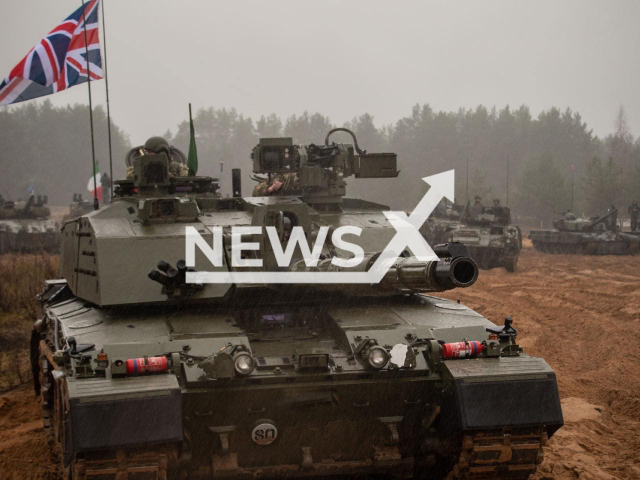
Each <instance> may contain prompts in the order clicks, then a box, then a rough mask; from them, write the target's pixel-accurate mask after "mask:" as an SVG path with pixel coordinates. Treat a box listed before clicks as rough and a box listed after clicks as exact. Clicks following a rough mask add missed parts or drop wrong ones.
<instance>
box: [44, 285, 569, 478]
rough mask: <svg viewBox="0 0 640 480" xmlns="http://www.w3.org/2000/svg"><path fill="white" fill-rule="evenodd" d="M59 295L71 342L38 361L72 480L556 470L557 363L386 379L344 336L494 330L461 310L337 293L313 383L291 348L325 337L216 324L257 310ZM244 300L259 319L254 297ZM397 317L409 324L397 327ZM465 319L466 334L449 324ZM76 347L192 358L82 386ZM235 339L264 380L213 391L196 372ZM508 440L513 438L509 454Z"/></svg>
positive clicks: (55, 310) (420, 367)
mask: <svg viewBox="0 0 640 480" xmlns="http://www.w3.org/2000/svg"><path fill="white" fill-rule="evenodd" d="M55 288H59V290H60V292H61V293H59V294H56V295H58V298H57V299H56V300H54V301H53V302H52V304H50V305H48V304H47V303H46V302H47V300H46V297H47V294H45V316H46V318H47V319H46V320H44V319H43V322H42V323H43V325H48V326H49V327H54V326H55V324H56V323H57V325H58V331H59V334H60V336H59V338H58V339H57V340H56V338H55V332H53V331H51V330H50V329H48V328H47V329H45V330H44V331H43V333H41V334H40V338H41V340H40V342H39V344H37V345H36V351H35V352H34V353H35V355H34V356H35V357H36V358H38V361H37V362H38V367H39V378H40V381H41V396H42V400H43V406H44V411H45V426H46V427H47V428H46V430H47V431H49V432H50V433H51V435H52V436H53V437H54V439H55V440H57V441H58V442H59V443H60V444H61V446H62V448H63V451H64V461H65V465H66V468H67V469H68V470H69V471H72V473H73V475H74V476H73V477H72V478H77V479H91V478H113V479H116V478H118V477H117V476H116V475H117V473H118V472H122V471H127V472H128V473H130V474H133V473H135V472H137V473H138V474H139V475H140V476H139V477H136V478H177V477H179V475H184V474H186V475H188V477H189V478H212V477H213V478H258V477H260V478H283V477H297V478H308V477H318V476H334V475H341V476H354V475H366V474H376V475H377V474H384V475H390V476H392V477H396V478H410V477H420V478H422V477H424V476H427V477H429V478H444V477H445V476H446V475H447V474H449V473H451V474H452V475H454V473H455V472H457V473H455V475H458V476H459V477H460V478H467V477H469V478H474V475H476V474H480V473H481V472H484V473H483V474H486V472H493V473H492V475H494V476H493V477H492V478H502V475H504V478H522V479H524V478H528V477H529V475H530V474H531V473H532V472H534V471H535V469H536V467H537V465H538V464H539V463H540V462H541V461H542V446H543V445H544V443H545V442H546V439H547V438H548V437H549V436H551V435H552V434H553V433H554V432H555V431H556V429H557V428H559V427H560V426H561V425H562V412H561V410H560V401H559V395H558V390H557V384H556V378H555V374H554V373H553V371H552V370H551V369H550V368H549V366H548V365H547V364H546V363H545V362H544V360H542V359H539V358H535V357H528V356H526V355H521V356H517V357H511V358H485V359H475V360H453V361H443V362H439V363H438V364H432V365H430V364H429V363H428V362H427V361H426V360H425V356H423V355H422V354H421V355H420V356H419V357H418V358H417V364H416V367H415V368H412V369H396V370H393V369H384V370H380V371H372V370H370V369H366V368H363V367H362V366H361V365H360V364H355V363H353V361H352V360H350V357H349V355H348V354H347V353H346V351H345V345H344V344H343V341H342V339H343V336H344V335H346V338H348V339H351V340H349V342H352V341H357V340H353V339H357V338H360V335H363V334H365V332H367V329H375V330H378V329H383V330H387V333H386V335H387V337H385V338H386V340H384V342H388V343H394V342H395V341H401V339H403V338H405V337H407V335H408V334H409V333H411V332H414V334H415V333H416V332H420V331H423V330H424V329H425V328H427V329H428V330H429V331H430V332H432V334H433V335H434V336H435V337H436V338H439V339H442V340H446V341H451V340H458V339H459V338H462V337H463V336H472V337H473V338H476V337H477V336H478V335H481V332H483V331H484V329H485V328H487V327H489V326H493V327H495V326H494V325H493V324H491V323H490V322H488V321H487V320H486V319H484V318H483V317H481V316H480V315H478V314H475V313H473V312H471V311H470V310H468V309H467V308H466V307H464V306H462V305H460V304H455V303H452V302H448V301H447V300H442V299H437V298H434V297H422V296H417V297H414V298H411V297H408V298H404V297H402V298H400V299H393V300H384V301H380V300H371V299H367V300H366V301H360V302H358V301H354V300H351V301H348V302H345V301H344V300H345V299H344V297H343V301H342V303H340V302H336V301H337V300H338V298H340V297H339V296H333V299H334V300H336V301H332V302H331V304H340V307H339V308H338V307H336V308H334V309H330V310H329V311H326V309H325V307H322V306H321V305H316V307H314V306H313V305H310V304H309V303H308V302H302V301H300V302H299V303H300V305H302V304H304V305H305V307H304V308H305V309H306V310H307V312H308V309H314V308H315V309H317V315H321V314H322V312H323V310H324V311H325V313H326V314H327V315H328V317H327V321H329V322H331V328H329V329H328V330H327V332H329V333H321V334H319V335H318V336H317V337H315V338H314V339H313V340H311V342H312V343H313V344H314V345H322V346H323V347H324V348H325V349H326V350H327V351H331V352H333V353H332V358H333V359H334V362H335V365H334V366H333V367H331V368H328V369H323V370H317V369H311V370H308V371H306V370H303V369H300V368H299V367H297V366H296V365H295V364H294V363H293V362H291V361H290V358H291V357H290V356H287V355H286V352H289V351H294V350H295V346H296V345H299V344H300V343H303V344H304V343H305V342H309V341H310V340H304V339H303V338H301V337H300V338H299V337H296V338H294V339H291V338H287V337H286V336H284V337H281V338H279V340H278V341H277V342H275V343H269V342H267V343H265V342H256V343H251V338H252V337H251V335H250V336H248V337H243V336H242V335H243V332H242V331H239V330H237V329H236V328H234V327H235V324H234V323H233V322H224V320H222V321H220V322H219V323H217V324H216V319H224V318H228V316H229V315H233V318H234V319H236V321H240V318H241V317H242V309H240V310H237V309H235V310H229V309H228V308H227V307H224V306H221V307H219V308H213V309H211V308H209V309H208V310H207V312H206V313H198V312H197V310H196V311H191V312H187V311H184V310H176V311H174V312H170V311H167V310H166V308H165V309H164V310H163V311H164V312H165V316H161V315H157V313H154V312H150V311H149V310H143V311H139V312H137V313H134V314H132V313H125V312H119V311H117V310H112V311H109V310H102V309H97V308H92V307H89V306H87V305H86V304H85V303H84V302H81V301H79V300H77V299H74V298H73V297H67V298H60V295H64V290H65V288H64V285H63V284H62V283H61V284H59V285H58V286H57V287H55ZM324 300H327V298H325V299H324ZM389 302H391V305H390V304H389ZM241 303H242V304H244V305H245V308H246V305H247V301H246V300H245V301H243V302H241ZM254 303H255V304H256V305H258V304H260V303H261V301H259V299H254ZM291 303H295V301H290V302H287V304H288V305H290V304H291ZM372 303H375V304H376V305H375V306H374V307H375V310H376V311H377V313H376V314H372V310H370V308H371V307H372V306H373V305H372ZM129 310H132V309H129ZM133 310H134V309H133ZM387 310H388V313H391V312H394V315H395V319H394V320H393V324H389V320H388V315H387ZM431 310H433V311H437V312H439V318H438V319H435V317H434V316H433V315H429V314H428V313H427V314H424V312H425V311H431ZM254 311H255V310H253V309H251V312H254ZM338 319H344V320H343V321H341V322H338V321H337V320H338ZM52 320H54V321H53V322H52ZM134 320H135V321H134ZM212 320H213V321H212ZM398 322H400V323H398ZM168 323H169V324H170V326H169V328H168V327H167V324H168ZM456 323H457V324H459V326H458V327H457V328H455V329H453V331H452V329H451V328H449V327H448V326H449V325H452V324H456ZM126 325H135V327H134V328H131V327H129V328H128V330H129V332H128V336H127V338H126V339H122V338H120V337H121V335H119V334H118V332H121V331H122V328H123V327H124V328H127V327H126ZM392 325H395V326H392ZM205 326H206V327H205ZM354 329H355V330H354ZM369 334H370V335H372V334H374V333H373V330H370V331H369ZM69 335H74V336H75V338H76V339H77V342H78V343H79V344H80V343H81V345H79V346H78V348H80V349H84V348H86V347H87V346H92V347H93V348H91V349H87V350H85V351H86V352H89V353H88V355H90V356H91V357H92V358H96V355H97V352H105V353H107V354H108V355H109V358H111V359H119V358H126V357H132V356H139V355H144V356H149V357H151V356H154V355H157V354H159V353H160V352H166V351H170V350H176V348H177V350H179V351H182V352H184V353H186V357H185V356H183V360H185V361H184V362H183V363H182V364H181V365H179V366H178V367H177V368H171V369H169V370H168V371H166V372H163V373H160V374H156V375H138V376H129V375H127V376H124V375H121V376H118V377H116V376H113V377H112V378H107V377H106V376H104V377H103V376H100V375H96V373H95V372H94V373H93V374H91V375H89V370H84V371H83V370H82V369H78V368H76V370H75V373H74V375H72V376H71V375H70V376H67V373H68V367H65V365H64V362H61V361H60V353H59V352H58V353H56V351H55V348H52V345H53V344H55V342H56V341H57V342H59V343H62V342H63V338H68V337H69ZM239 335H240V336H239ZM376 335H377V336H378V338H382V337H380V336H379V335H381V334H379V333H378V334H376ZM420 336H422V334H420ZM458 337H459V338H458ZM234 338H236V339H237V338H240V339H243V341H246V342H249V344H250V345H251V348H252V351H253V354H254V355H256V356H257V358H258V367H257V369H256V371H255V373H254V374H252V375H250V376H249V377H246V378H238V377H236V378H233V379H229V380H222V381H220V380H211V379H210V378H209V377H206V376H203V374H202V373H203V372H202V370H201V368H200V367H199V366H198V361H199V360H196V361H195V362H194V361H189V358H192V359H193V358H195V359H199V358H201V357H202V355H204V354H205V352H207V351H212V350H218V349H219V345H220V344H222V345H224V344H225V343H226V342H228V341H234V340H233V339H234ZM394 338H395V340H394ZM131 342H133V343H131ZM112 361H113V364H114V365H115V364H117V362H118V360H112ZM94 362H95V360H92V361H91V362H89V364H93V363H94ZM337 365H340V368H336V366H337ZM497 380H500V381H497ZM541 405H543V406H544V408H541ZM505 435H509V436H510V438H511V439H512V442H511V444H510V445H508V446H505V443H504V438H505ZM263 440H264V441H263ZM270 440H272V441H270ZM505 449H508V450H509V455H506V454H505V451H506V450H505ZM455 475H454V477H453V478H457V477H456V476H455Z"/></svg>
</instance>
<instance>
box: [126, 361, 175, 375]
mask: <svg viewBox="0 0 640 480" xmlns="http://www.w3.org/2000/svg"><path fill="white" fill-rule="evenodd" d="M167 368H168V365H167V357H143V358H130V359H129V360H127V375H142V374H144V373H161V372H166V371H167Z"/></svg>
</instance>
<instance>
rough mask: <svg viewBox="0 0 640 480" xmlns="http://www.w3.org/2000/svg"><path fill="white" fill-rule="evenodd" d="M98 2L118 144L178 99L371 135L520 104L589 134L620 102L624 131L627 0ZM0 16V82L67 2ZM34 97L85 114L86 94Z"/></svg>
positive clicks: (173, 119) (630, 37)
mask: <svg viewBox="0 0 640 480" xmlns="http://www.w3.org/2000/svg"><path fill="white" fill-rule="evenodd" d="M104 1H105V15H106V21H107V25H106V28H107V47H108V54H109V57H108V68H109V82H110V90H111V91H110V96H111V113H112V116H113V118H114V120H115V122H116V123H117V124H118V125H119V126H121V127H123V128H124V129H125V130H126V131H127V132H128V133H129V134H130V135H131V140H132V142H134V143H142V142H143V141H144V140H145V139H146V137H148V136H150V135H154V134H161V133H163V132H164V131H166V129H167V128H171V129H172V130H173V131H175V127H176V125H177V124H178V123H179V122H180V121H182V120H184V119H185V118H186V116H187V104H188V102H192V103H193V105H194V108H198V107H203V106H215V107H227V108H230V107H235V108H236V109H237V110H238V111H239V112H240V113H243V114H245V115H248V116H251V117H253V118H254V119H255V118H257V117H259V116H260V115H261V114H269V113H271V112H275V113H277V114H278V115H280V116H282V117H286V116H289V115H291V114H293V113H301V112H303V111H304V110H308V111H310V112H315V111H318V112H321V113H323V114H325V115H328V116H329V117H330V118H331V120H332V121H333V122H334V123H337V124H341V123H342V122H344V121H346V120H349V119H351V118H352V117H353V116H355V115H359V114H362V113H364V112H369V113H371V114H373V115H374V117H375V119H376V123H377V124H378V125H380V124H386V123H392V122H395V121H396V120H398V119H399V118H400V117H402V116H405V115H408V114H409V113H410V111H411V106H412V105H414V104H415V103H429V104H431V105H432V107H433V108H434V109H436V110H456V109H458V108H459V107H475V106H477V105H478V104H484V105H488V106H493V105H495V106H496V107H498V108H502V107H503V106H504V105H507V104H508V105H511V106H512V107H517V106H519V105H521V104H523V103H524V104H526V105H528V106H529V107H530V108H531V109H532V113H533V114H534V115H537V114H538V113H539V112H540V110H542V109H547V108H549V107H551V106H558V107H561V108H566V107H571V108H572V109H573V110H576V111H578V112H580V113H581V115H582V117H583V119H584V120H585V121H586V122H587V123H588V124H589V126H591V127H592V128H593V129H594V132H595V133H596V134H597V135H600V136H603V135H606V134H607V133H609V132H610V131H611V130H612V128H613V121H614V117H615V114H616V111H617V109H618V107H619V105H620V104H621V103H622V104H624V106H625V108H626V110H627V114H628V117H629V120H630V127H631V132H632V133H633V134H634V135H636V136H637V135H638V134H640V102H639V99H640V95H639V93H638V92H639V90H640V62H639V61H638V55H639V54H638V52H639V51H640V49H639V47H640V41H639V40H640V29H639V28H638V21H639V20H640V2H639V1H637V0H628V1H615V0H614V1H611V0H609V1H600V0H589V1H585V0H572V1H557V0H553V1H545V0H534V1H511V0H504V1H465V2H462V1H425V0H417V1H398V0H396V1H378V0H343V1H337V0H325V1H322V0H261V1H248V0H226V1H224V2H223V1H213V0H179V1H178V0H104ZM0 5H2V7H3V8H2V12H3V15H2V17H1V18H0V31H2V41H1V42H0V70H1V71H0V75H6V74H8V73H9V71H10V70H11V68H12V67H13V66H14V65H15V64H16V63H17V62H18V61H19V60H20V59H21V58H22V57H23V56H24V55H25V54H26V53H27V52H28V51H29V49H30V48H31V47H33V46H34V45H35V44H36V42H38V41H39V39H40V38H41V37H43V36H44V35H45V34H46V33H47V32H48V31H50V30H51V29H52V28H53V27H54V26H55V25H56V24H57V23H59V22H60V21H61V20H63V19H64V18H65V17H66V16H67V15H69V14H70V13H71V12H72V11H73V10H74V9H75V8H77V7H78V6H79V5H80V0H23V1H16V0H0ZM94 97H95V100H94V101H95V102H96V103H104V97H105V95H104V82H103V81H100V82H98V83H95V84H94ZM48 98H50V99H51V100H52V101H53V102H54V103H55V104H58V105H63V104H66V103H69V102H86V101H87V89H86V85H81V86H77V87H73V88H72V89H70V90H68V91H65V92H61V93H58V94H56V95H53V96H50V97H48ZM0 108H5V107H0ZM318 140H321V139H318Z"/></svg>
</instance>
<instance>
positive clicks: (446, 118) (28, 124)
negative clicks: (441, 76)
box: [0, 102, 640, 225]
mask: <svg viewBox="0 0 640 480" xmlns="http://www.w3.org/2000/svg"><path fill="white" fill-rule="evenodd" d="M87 117H88V115H87V107H86V106H83V105H74V106H69V107H61V108H57V107H53V106H51V104H50V103H48V102H44V103H42V104H40V105H35V104H27V105H25V106H23V107H18V108H13V109H10V110H8V109H5V110H2V111H0V144H1V145H3V151H2V153H0V166H1V167H2V171H3V172H7V173H8V174H6V175H5V176H4V177H5V178H4V179H3V180H2V182H1V184H0V188H3V189H7V190H8V191H9V192H12V195H17V192H18V191H19V190H20V189H21V188H23V187H26V184H27V183H28V182H30V181H31V179H36V181H37V182H40V183H41V185H39V186H38V188H41V189H42V190H43V191H45V190H47V189H48V190H49V192H50V198H51V199H52V200H55V202H56V203H63V204H64V203H67V201H68V197H70V195H71V193H72V192H74V191H80V190H82V189H84V188H85V186H86V181H87V178H88V176H87V174H86V165H87V159H88V158H90V155H91V152H90V145H89V142H88V140H87V139H88V138H89V132H88V128H89V126H88V122H87ZM94 120H95V121H96V132H97V133H96V144H97V156H98V158H99V159H100V166H101V169H102V170H103V171H104V170H105V167H106V165H107V163H106V160H107V158H108V153H107V150H106V147H107V143H106V117H105V114H104V110H102V109H101V108H100V107H96V109H95V113H94ZM194 124H195V130H196V139H197V145H198V156H199V165H200V171H199V174H202V175H211V176H214V177H219V178H220V179H221V185H222V191H223V193H229V192H230V191H231V185H230V184H231V169H232V168H241V169H242V170H243V186H244V194H245V195H250V192H251V190H252V188H253V186H254V184H255V183H254V182H253V181H252V180H251V179H250V173H251V166H252V164H251V161H250V159H249V154H250V152H251V149H252V148H253V146H255V145H256V144H257V142H258V139H259V138H260V137H276V136H290V137H293V140H294V142H295V143H302V144H304V143H316V144H318V143H322V142H323V141H324V138H325V135H326V133H327V132H328V131H329V130H330V129H331V128H334V127H336V126H346V127H347V128H350V129H351V130H353V131H354V133H355V134H356V136H357V138H358V143H359V144H360V146H361V148H364V149H366V150H368V151H370V152H382V151H392V152H395V153H397V154H398V164H399V169H400V170H401V172H400V175H399V178H398V179H376V180H365V179H358V180H357V179H348V184H349V195H352V196H354V195H358V196H361V197H363V198H366V199H369V200H373V201H378V202H380V203H385V204H388V205H390V206H392V207H393V208H396V209H404V210H410V209H411V208H413V207H414V206H415V205H416V204H417V202H418V201H419V200H420V198H421V197H422V195H423V194H424V193H425V192H426V189H427V188H428V187H427V185H426V184H425V183H424V182H423V181H422V180H421V178H423V177H426V176H428V175H432V174H435V173H439V172H442V171H444V170H450V169H452V168H453V169H455V170H456V200H457V201H458V202H459V203H465V202H466V201H467V199H468V198H471V199H473V197H474V196H476V195H480V196H482V197H483V200H484V202H485V203H490V202H491V201H492V199H494V198H500V199H501V201H502V203H503V204H506V203H507V202H508V204H509V206H510V207H511V208H512V210H513V213H514V217H515V218H518V219H521V220H522V221H523V222H531V223H533V222H536V223H537V222H539V221H541V220H542V221H543V222H544V223H545V224H546V225H549V222H550V221H551V219H552V216H553V215H554V214H557V213H559V212H562V211H564V210H567V209H569V208H573V210H574V211H575V212H576V213H578V214H585V215H594V214H597V213H602V212H604V211H605V210H606V209H607V207H609V205H611V204H614V205H616V206H618V208H620V209H621V210H623V211H624V210H625V209H626V208H625V207H626V205H628V204H629V203H630V202H631V200H633V199H638V200H640V139H637V138H634V136H633V135H632V134H631V133H630V132H629V127H628V121H627V118H626V114H625V112H624V109H623V108H622V107H621V108H620V110H619V113H618V116H617V118H616V120H615V122H614V124H613V128H612V132H611V133H610V134H609V135H607V136H606V137H604V138H599V137H597V136H596V135H594V134H593V131H592V130H591V129H590V128H589V127H588V125H587V124H586V122H584V121H583V120H582V118H581V116H580V114H579V113H577V112H574V111H572V110H571V109H565V110H560V109H558V108H550V109H548V110H545V111H543V112H541V113H540V114H539V115H538V116H537V117H534V116H533V115H532V114H531V112H530V110H529V108H528V107H526V106H524V105H523V106H520V107H519V108H517V109H511V108H510V107H508V106H507V107H504V108H502V109H500V110H498V109H496V108H495V107H494V108H487V107H484V106H478V107H477V108H475V109H459V110H457V111H454V112H446V111H434V110H433V109H432V108H431V107H430V106H429V105H416V106H414V107H413V108H412V110H411V112H410V114H409V115H407V116H405V117H403V118H401V119H399V120H398V121H397V122H396V123H395V124H391V125H377V124H376V122H375V119H374V117H373V116H372V115H370V114H368V113H365V114H362V115H360V116H356V117H354V118H353V119H352V120H350V121H348V122H346V123H345V124H344V125H339V124H336V123H334V122H332V121H331V119H330V118H329V117H327V116H325V115H323V114H322V113H310V112H303V113H302V114H299V115H292V116H290V117H288V118H286V119H284V120H283V119H282V118H281V117H279V116H277V115H275V114H271V115H268V116H261V117H260V118H258V119H257V120H254V119H252V118H250V117H247V116H244V115H242V114H241V113H239V112H237V111H236V110H235V109H225V108H214V107H207V108H200V109H198V110H197V111H196V113H195V116H194ZM98 125H100V126H98ZM112 136H113V139H114V144H113V145H114V173H117V175H115V176H116V178H120V177H121V175H122V174H123V173H124V169H123V167H122V158H123V156H124V154H125V153H126V151H127V149H128V148H130V147H131V141H130V140H129V137H128V135H127V134H126V133H125V132H123V131H122V129H120V128H118V127H117V126H116V125H112ZM164 136H165V137H167V138H168V140H169V141H170V142H171V143H173V144H174V145H176V146H177V147H179V148H181V149H183V150H184V151H185V152H186V151H187V150H188V145H189V123H188V121H187V120H185V121H183V122H181V123H180V124H179V125H177V127H176V128H175V129H174V131H171V130H167V131H166V132H165V134H164ZM333 138H334V139H335V140H336V141H345V142H350V138H349V137H348V135H345V134H336V135H335V137H333ZM144 140H145V139H135V141H134V142H133V143H134V144H135V145H139V144H142V143H144ZM52 185H53V186H52ZM572 185H573V188H572ZM54 189H55V190H56V191H55V193H54ZM60 190H61V191H62V193H58V192H59V191H60Z"/></svg>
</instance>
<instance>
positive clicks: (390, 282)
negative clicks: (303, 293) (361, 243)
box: [290, 244, 478, 296]
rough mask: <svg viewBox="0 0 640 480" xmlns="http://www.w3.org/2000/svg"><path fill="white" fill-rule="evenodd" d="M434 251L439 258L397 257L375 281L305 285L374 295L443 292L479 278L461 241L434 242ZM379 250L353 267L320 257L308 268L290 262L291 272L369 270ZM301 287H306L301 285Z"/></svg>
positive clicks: (464, 285)
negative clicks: (315, 263) (454, 242)
mask: <svg viewBox="0 0 640 480" xmlns="http://www.w3.org/2000/svg"><path fill="white" fill-rule="evenodd" d="M434 252H435V253H436V254H437V255H438V257H439V260H436V261H421V260H418V259H417V258H416V257H400V258H398V259H396V261H395V262H394V263H393V265H392V266H391V268H389V270H388V271H387V273H386V274H385V275H384V277H383V278H382V280H381V281H380V282H379V283H378V284H340V283H335V284H307V285H306V287H307V288H311V289H313V290H318V291H336V292H338V291H339V292H344V293H346V294H347V295H359V296H376V295H393V294H398V293H419V292H444V291H446V290H452V289H454V288H467V287H470V286H471V285H473V284H474V283H475V282H476V280H477V279H478V266H477V265H476V263H475V262H474V261H473V259H472V258H471V257H470V256H469V253H468V252H467V249H466V247H465V246H464V245H461V244H447V245H437V246H436V247H435V248H434ZM379 256H380V253H373V254H368V255H365V258H364V261H363V262H362V263H361V264H360V265H359V266H358V267H354V268H342V267H336V266H335V265H333V264H332V263H331V260H330V259H326V260H321V261H320V262H319V263H318V265H317V266H316V267H307V266H306V265H305V262H304V260H300V261H297V262H295V263H293V264H292V265H291V267H290V271H293V272H349V271H351V272H354V271H360V272H363V271H368V270H369V269H370V268H371V266H372V265H373V264H374V263H375V262H376V260H377V259H378V257H379ZM300 288H305V287H304V286H301V285H300Z"/></svg>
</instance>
